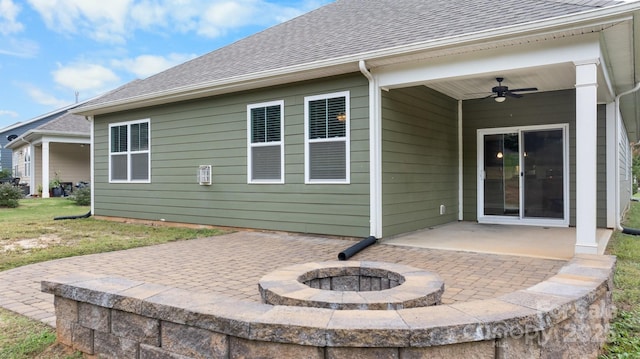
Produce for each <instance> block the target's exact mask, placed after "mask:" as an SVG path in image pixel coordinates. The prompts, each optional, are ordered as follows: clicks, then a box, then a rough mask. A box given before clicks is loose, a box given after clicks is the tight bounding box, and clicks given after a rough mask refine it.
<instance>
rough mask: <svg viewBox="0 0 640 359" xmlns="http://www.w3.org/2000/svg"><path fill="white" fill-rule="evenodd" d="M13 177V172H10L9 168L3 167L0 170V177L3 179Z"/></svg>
mask: <svg viewBox="0 0 640 359" xmlns="http://www.w3.org/2000/svg"><path fill="white" fill-rule="evenodd" d="M12 177H13V172H11V170H10V169H6V168H5V169H3V170H2V171H0V179H5V178H12Z"/></svg>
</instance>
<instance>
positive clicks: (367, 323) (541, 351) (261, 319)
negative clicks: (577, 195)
mask: <svg viewBox="0 0 640 359" xmlns="http://www.w3.org/2000/svg"><path fill="white" fill-rule="evenodd" d="M614 267H615V257H611V256H596V255H577V256H576V257H574V258H573V259H572V260H571V261H569V262H568V263H567V265H565V266H564V267H563V268H562V269H561V270H560V271H559V273H558V274H557V275H555V276H553V277H551V278H549V279H548V280H546V281H544V282H541V283H539V284H537V285H535V286H532V287H530V288H527V289H525V290H520V291H516V292H513V293H509V294H506V295H503V296H499V297H497V298H492V299H487V300H480V301H471V302H459V303H454V304H449V305H437V306H430V307H420V308H405V309H397V310H333V309H324V308H308V307H292V306H273V305H269V304H262V303H256V302H242V301H237V300H234V299H230V298H228V297H224V296H221V295H217V294H207V293H195V292H190V291H187V290H182V289H177V288H170V287H166V286H161V285H156V284H152V283H144V282H138V281H132V280H128V279H126V278H114V277H106V276H99V275H91V274H86V273H84V274H77V275H72V276H66V277H61V278H56V279H51V280H46V281H43V282H42V290H43V291H44V292H46V293H51V294H53V295H54V296H55V299H54V304H55V310H56V330H57V338H58V341H59V342H61V343H63V344H65V345H67V346H70V347H73V348H75V349H77V350H79V351H82V352H83V353H85V357H88V358H93V357H100V358H140V359H148V358H175V359H185V358H318V359H333V358H402V359H411V358H556V357H558V358H574V357H575V358H596V357H597V355H598V352H599V350H600V348H601V346H602V344H603V343H604V341H605V340H606V336H607V332H608V329H609V320H610V319H611V317H612V312H611V307H612V290H613V270H614Z"/></svg>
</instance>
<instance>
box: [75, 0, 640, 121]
mask: <svg viewBox="0 0 640 359" xmlns="http://www.w3.org/2000/svg"><path fill="white" fill-rule="evenodd" d="M634 11H640V3H623V4H621V5H616V6H611V7H608V8H605V9H595V10H591V11H585V12H583V13H580V14H572V15H566V16H560V17H555V18H552V19H547V20H541V21H533V22H529V23H526V24H519V25H514V26H505V27H501V28H495V29H488V30H483V31H479V32H474V33H470V34H464V35H456V36H450V37H444V38H439V39H435V40H430V41H424V42H419V43H415V44H410V45H401V46H396V47H391V48H385V49H380V50H375V51H369V52H363V53H359V54H352V55H347V56H342V57H336V58H332V59H327V60H321V61H315V62H310V63H304V64H299V65H294V66H289V67H283V68H278V69H273V70H267V71H263V72H256V73H251V74H247V75H242V76H237V77H230V78H225V79H221V80H215V81H210V82H204V83H199V84H195V85H191V86H183V87H178V88H172V89H169V90H165V91H159V92H155V93H151V94H145V95H141V96H135V97H130V98H126V99H121V100H116V101H111V102H106V103H100V104H96V105H89V106H83V107H81V108H79V109H76V110H74V111H71V112H72V113H74V114H83V115H98V114H104V113H111V112H116V111H122V110H127V109H133V108H139V107H144V106H151V105H159V104H165V103H171V102H175V101H180V100H186V99H193V98H199V97H205V96H210V95H215V94H223V93H230V92H235V91H239V90H242V89H250V88H257V87H260V86H269V85H274V84H279V83H286V82H287V81H286V80H285V78H290V79H298V80H303V79H310V78H313V76H309V72H314V71H316V73H317V74H325V75H326V74H327V72H333V73H334V74H339V73H347V72H349V71H348V69H351V71H352V72H357V71H358V62H359V61H360V60H366V61H368V62H369V61H370V60H375V59H379V58H389V57H394V56H403V55H407V54H410V53H416V52H424V51H431V50H435V49H444V48H451V47H457V46H463V45H469V44H473V43H481V42H487V41H495V40H500V39H505V38H510V37H519V36H526V35H531V34H534V33H548V32H553V31H560V30H564V29H577V28H580V27H587V26H594V25H597V24H604V23H610V22H615V21H622V20H628V19H630V18H631V16H632V14H633V12H634ZM623 16H624V17H625V18H622V17H623ZM331 68H336V69H333V70H330V69H331ZM337 68H339V69H337ZM304 73H306V76H305V75H300V74H304ZM297 76H301V77H297Z"/></svg>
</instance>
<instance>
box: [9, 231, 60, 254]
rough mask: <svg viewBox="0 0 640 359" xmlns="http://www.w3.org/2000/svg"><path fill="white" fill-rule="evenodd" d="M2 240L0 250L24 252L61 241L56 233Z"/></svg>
mask: <svg viewBox="0 0 640 359" xmlns="http://www.w3.org/2000/svg"><path fill="white" fill-rule="evenodd" d="M3 242H4V243H2V247H0V252H3V253H6V252H24V251H30V250H32V249H42V248H48V247H51V246H53V245H58V244H60V243H61V242H62V238H60V237H59V236H58V235H57V234H43V235H41V236H40V237H38V238H26V239H15V240H10V241H8V242H6V241H3Z"/></svg>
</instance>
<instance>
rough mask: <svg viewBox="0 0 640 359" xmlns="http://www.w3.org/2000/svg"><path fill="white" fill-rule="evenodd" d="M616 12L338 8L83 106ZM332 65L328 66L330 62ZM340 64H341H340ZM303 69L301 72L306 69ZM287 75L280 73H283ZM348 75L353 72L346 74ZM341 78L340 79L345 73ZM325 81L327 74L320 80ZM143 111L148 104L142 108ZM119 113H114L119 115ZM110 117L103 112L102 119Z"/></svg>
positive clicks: (529, 0)
mask: <svg viewBox="0 0 640 359" xmlns="http://www.w3.org/2000/svg"><path fill="white" fill-rule="evenodd" d="M616 4H620V2H618V1H605V0H500V1H495V0H474V1H468V0H429V1H425V0H376V1H370V0H338V1H336V2H334V3H331V4H329V5H326V6H323V7H321V8H319V9H317V10H314V11H311V12H309V13H307V14H304V15H301V16H299V17H297V18H294V19H292V20H290V21H287V22H285V23H282V24H279V25H276V26H274V27H271V28H269V29H267V30H264V31H262V32H260V33H257V34H255V35H252V36H249V37H247V38H245V39H242V40H240V41H238V42H235V43H233V44H231V45H228V46H225V47H223V48H220V49H218V50H215V51H213V52H210V53H208V54H206V55H203V56H200V57H198V58H195V59H193V60H191V61H188V62H186V63H183V64H181V65H178V66H175V67H173V68H170V69H168V70H166V71H164V72H161V73H159V74H156V75H154V76H151V77H149V78H147V79H144V80H140V81H136V82H135V83H131V84H128V85H127V86H125V87H123V88H121V89H120V90H119V91H114V92H111V93H109V94H107V95H105V96H102V97H100V98H98V99H96V100H94V101H91V102H89V103H87V104H85V105H84V106H83V107H81V108H79V109H77V110H75V112H80V113H87V114H96V113H101V112H100V111H97V112H96V110H97V109H100V108H107V107H110V106H115V105H116V104H122V103H127V102H135V101H141V99H149V98H153V97H155V96H161V95H166V94H167V93H179V92H181V91H182V92H186V91H196V90H198V89H200V88H205V87H211V86H219V87H221V86H223V85H224V84H228V83H234V82H240V81H243V80H244V79H247V78H260V77H261V76H263V75H264V76H265V77H266V76H277V75H278V71H279V69H283V70H282V71H281V72H282V73H287V72H294V71H302V70H303V69H304V68H307V67H311V66H314V64H317V66H321V65H324V66H328V65H329V64H334V65H335V64H337V63H340V62H341V61H343V62H346V61H350V62H352V63H353V57H354V56H360V57H362V59H364V60H366V59H367V56H374V55H372V54H376V53H377V54H380V53H381V52H380V51H382V50H385V49H397V48H400V49H402V48H404V47H407V46H410V45H412V44H421V43H429V42H433V41H435V40H438V39H445V38H461V37H463V36H465V35H469V34H475V33H483V32H487V34H485V35H484V36H485V37H489V36H491V33H492V32H493V31H497V30H499V29H509V28H513V27H517V26H519V25H523V24H528V23H536V22H540V21H543V20H548V19H554V18H558V19H561V18H562V17H566V16H571V15H576V14H583V13H584V14H588V13H589V12H592V11H593V10H594V9H599V8H602V7H610V6H613V5H616ZM333 59H335V61H334V62H331V61H332V60H333ZM341 59H342V60H341ZM304 65H307V67H305V66H304ZM285 69H286V70H285ZM350 69H351V70H350V71H357V67H355V68H354V67H351V68H350ZM345 72H346V71H345ZM325 75H326V74H325ZM148 104H149V103H147V105H148ZM121 109H123V108H115V107H114V108H113V110H121ZM103 112H110V111H103Z"/></svg>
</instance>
